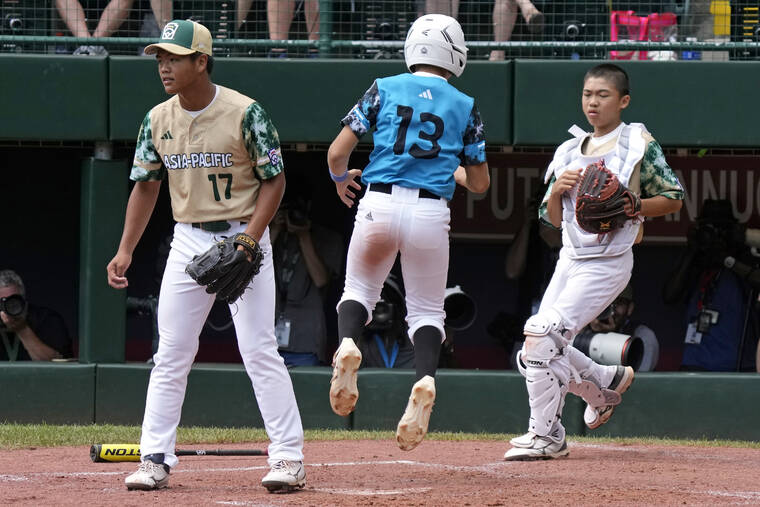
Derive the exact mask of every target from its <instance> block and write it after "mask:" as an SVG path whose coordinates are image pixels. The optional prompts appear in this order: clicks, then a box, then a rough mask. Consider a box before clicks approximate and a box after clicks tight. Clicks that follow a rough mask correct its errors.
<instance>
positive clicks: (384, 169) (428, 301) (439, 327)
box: [327, 14, 490, 450]
mask: <svg viewBox="0 0 760 507" xmlns="http://www.w3.org/2000/svg"><path fill="white" fill-rule="evenodd" d="M404 57H405V60H406V65H407V67H409V70H410V71H411V72H412V73H411V74H400V75H397V76H392V77H388V78H383V79H377V80H375V82H374V83H373V84H372V86H371V87H370V89H369V90H367V92H366V93H365V94H364V96H363V97H362V98H361V99H360V100H359V102H358V103H357V104H356V105H355V106H354V107H353V108H352V109H351V110H350V111H349V113H348V114H347V115H346V116H345V118H343V120H342V122H341V123H342V124H343V129H342V130H341V132H340V133H339V134H338V136H337V137H336V139H335V140H334V141H333V143H332V145H331V146H330V149H329V151H328V155H327V160H328V164H329V168H330V177H331V178H332V179H333V181H334V182H335V186H336V190H337V192H338V196H339V197H340V199H341V200H342V201H343V202H344V203H345V204H346V205H347V206H349V207H351V206H352V205H353V200H352V199H353V198H354V197H355V191H356V190H358V189H360V188H361V186H360V184H359V183H358V182H357V181H356V179H357V178H358V177H359V176H361V181H362V182H363V183H364V184H365V185H367V192H366V193H365V194H364V197H362V199H361V201H360V202H359V206H358V209H357V212H356V221H355V224H354V231H353V235H352V237H351V243H350V245H349V250H348V260H347V264H346V282H345V287H344V292H343V296H342V298H341V300H340V302H339V303H338V333H339V336H340V337H341V338H342V341H341V343H340V346H339V347H338V350H337V351H336V353H335V356H334V358H333V378H332V381H331V386H330V404H331V406H332V408H333V410H334V411H335V413H337V414H339V415H343V416H345V415H348V414H349V413H350V412H351V411H352V410H353V409H354V406H355V404H356V401H357V399H358V397H359V392H358V389H357V385H356V380H357V378H356V377H357V369H358V368H359V364H360V363H361V352H360V351H359V349H358V347H357V346H356V342H355V340H357V339H359V337H360V336H361V334H362V329H363V327H364V326H365V325H366V324H367V323H369V321H370V320H371V315H372V311H373V309H374V307H375V304H376V303H377V301H378V300H379V298H380V292H381V289H382V286H383V282H384V280H385V279H386V277H387V275H388V273H389V272H390V270H391V267H392V265H393V263H394V260H395V259H396V255H397V254H398V253H400V255H401V268H402V274H403V279H404V286H405V289H406V306H407V317H406V320H407V323H408V324H409V338H410V340H411V341H412V343H413V344H414V351H415V367H416V373H417V377H416V378H417V382H416V383H415V384H414V386H413V387H412V392H411V396H410V397H409V402H408V405H407V408H406V412H405V413H404V415H403V416H402V418H401V420H400V422H399V424H398V428H397V431H396V440H397V442H398V445H399V447H400V448H401V449H404V450H411V449H413V448H414V447H416V446H417V445H418V444H419V443H420V442H421V441H422V439H423V438H424V436H425V434H426V433H427V427H428V422H429V419H430V412H431V409H432V406H433V402H434V401H435V382H434V376H435V371H436V367H437V365H438V357H439V353H440V349H441V343H442V341H443V340H444V338H445V334H444V327H443V321H444V317H445V314H444V311H443V300H444V295H445V289H446V275H447V271H448V265H449V235H448V232H449V220H450V212H449V208H448V202H449V200H450V199H451V197H452V195H453V193H454V187H455V186H456V184H457V183H459V184H460V185H462V186H464V187H465V188H468V189H469V190H471V191H473V192H485V191H486V190H487V189H488V186H489V184H490V179H489V173H488V164H487V163H486V156H485V136H484V132H483V123H482V122H481V119H480V114H479V112H478V109H477V107H476V106H475V101H474V100H473V99H472V97H468V96H467V95H465V94H464V93H462V92H460V91H459V90H457V89H456V88H454V87H453V86H452V85H450V84H449V83H448V79H449V78H450V77H451V76H452V75H454V76H457V77H458V76H460V75H461V74H462V72H463V71H464V67H465V64H466V62H467V48H466V46H465V40H464V34H463V33H462V28H461V27H460V26H459V23H458V22H457V21H456V20H455V19H453V18H451V17H449V16H444V15H441V14H430V15H425V16H422V17H421V18H419V19H417V20H416V21H415V22H414V24H413V25H412V26H411V28H410V29H409V32H408V34H407V38H406V42H405V44H404ZM373 127H374V128H375V132H374V136H373V137H374V150H373V151H372V154H371V155H370V162H369V164H368V165H367V166H366V167H365V169H364V171H363V172H362V171H361V170H358V169H351V170H349V169H348V160H349V156H350V154H351V152H352V151H353V149H354V148H355V147H356V145H357V143H358V141H359V138H360V137H361V136H362V135H364V134H365V133H367V132H368V131H369V130H370V129H372V128H373Z"/></svg>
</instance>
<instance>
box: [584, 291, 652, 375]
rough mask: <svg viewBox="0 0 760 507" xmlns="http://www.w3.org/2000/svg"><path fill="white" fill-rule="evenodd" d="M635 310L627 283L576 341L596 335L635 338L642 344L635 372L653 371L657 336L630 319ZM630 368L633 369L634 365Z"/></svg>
mask: <svg viewBox="0 0 760 507" xmlns="http://www.w3.org/2000/svg"><path fill="white" fill-rule="evenodd" d="M635 308H636V304H635V303H634V300H633V287H632V286H631V284H630V283H629V284H628V285H627V286H626V287H625V289H623V292H621V293H620V295H619V296H618V297H617V298H616V299H615V301H613V302H612V304H611V305H610V306H609V307H608V309H607V310H605V311H604V312H602V315H600V316H599V317H597V318H596V319H594V320H592V321H591V322H590V323H589V324H588V326H586V328H585V329H584V330H583V331H581V332H580V333H578V337H576V340H579V339H580V337H582V336H583V335H590V336H593V335H595V334H596V333H620V334H624V335H629V336H635V337H637V338H640V339H641V341H642V342H643V344H644V353H643V356H642V360H641V364H640V365H639V366H638V367H637V368H636V371H654V369H655V368H656V367H657V361H658V360H659V358H660V342H659V341H657V335H655V333H654V331H653V330H652V329H651V328H649V327H648V326H646V325H644V324H642V323H640V322H638V321H636V320H633V319H632V318H631V317H632V315H633V311H634V309H635ZM576 343H577V341H576ZM632 366H634V367H635V365H632Z"/></svg>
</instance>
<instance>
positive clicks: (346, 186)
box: [335, 169, 362, 208]
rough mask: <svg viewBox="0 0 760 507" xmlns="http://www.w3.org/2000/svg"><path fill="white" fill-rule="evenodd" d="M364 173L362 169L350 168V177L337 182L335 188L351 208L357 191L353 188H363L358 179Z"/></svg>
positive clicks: (341, 198)
mask: <svg viewBox="0 0 760 507" xmlns="http://www.w3.org/2000/svg"><path fill="white" fill-rule="evenodd" d="M361 175H362V171H361V169H349V171H348V178H346V179H345V180H344V181H341V182H340V183H338V182H336V183H335V190H336V191H337V192H338V197H340V200H341V201H343V204H345V205H346V206H348V207H349V208H350V207H352V206H353V205H354V199H355V198H356V192H355V191H354V190H352V189H356V190H361V188H362V186H361V184H360V183H359V182H358V181H356V178H359V177H360V176H361Z"/></svg>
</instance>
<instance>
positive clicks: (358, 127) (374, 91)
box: [340, 80, 380, 138]
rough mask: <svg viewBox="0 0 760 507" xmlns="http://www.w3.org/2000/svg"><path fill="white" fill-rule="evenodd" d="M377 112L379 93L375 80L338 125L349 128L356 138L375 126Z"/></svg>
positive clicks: (378, 109)
mask: <svg viewBox="0 0 760 507" xmlns="http://www.w3.org/2000/svg"><path fill="white" fill-rule="evenodd" d="M379 111H380V91H379V90H378V87H377V80H375V82H374V83H372V86H370V88H369V90H367V91H366V92H365V93H364V96H362V98H361V99H359V102H357V103H356V105H355V106H354V107H352V108H351V110H350V111H349V112H348V114H347V115H346V116H345V117H344V118H343V119H342V120H341V121H340V124H341V125H344V126H346V127H348V128H350V129H351V131H352V132H353V133H354V135H355V136H356V137H357V138H358V137H361V136H363V135H364V134H366V133H367V132H368V131H369V130H370V129H371V128H372V127H374V126H375V124H376V123H377V113H378V112H379Z"/></svg>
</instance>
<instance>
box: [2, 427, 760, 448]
mask: <svg viewBox="0 0 760 507" xmlns="http://www.w3.org/2000/svg"><path fill="white" fill-rule="evenodd" d="M513 436H514V435H509V434H505V433H436V432H431V433H428V435H427V436H426V437H425V438H426V439H427V440H449V441H468V440H477V441H501V442H507V441H509V439H510V438H512V437H513ZM305 437H306V440H307V441H324V440H392V439H394V438H395V434H394V433H393V432H391V431H348V430H306V431H305ZM267 440H268V439H267V436H266V433H265V432H264V430H263V429H260V428H202V427H188V428H183V427H180V428H179V429H178V432H177V445H187V444H232V443H245V442H265V441H267ZM568 440H570V441H571V442H573V441H575V442H586V443H614V444H619V445H632V444H637V445H673V446H675V445H678V446H698V447H741V448H751V449H760V442H745V441H736V440H708V439H703V440H676V439H662V438H647V437H638V438H631V437H625V438H604V437H578V436H573V435H568ZM139 441H140V428H139V427H138V426H116V425H107V424H105V425H87V426H58V425H50V424H0V449H3V450H5V449H23V448H30V447H59V446H80V445H91V444H97V443H137V442H139Z"/></svg>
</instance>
